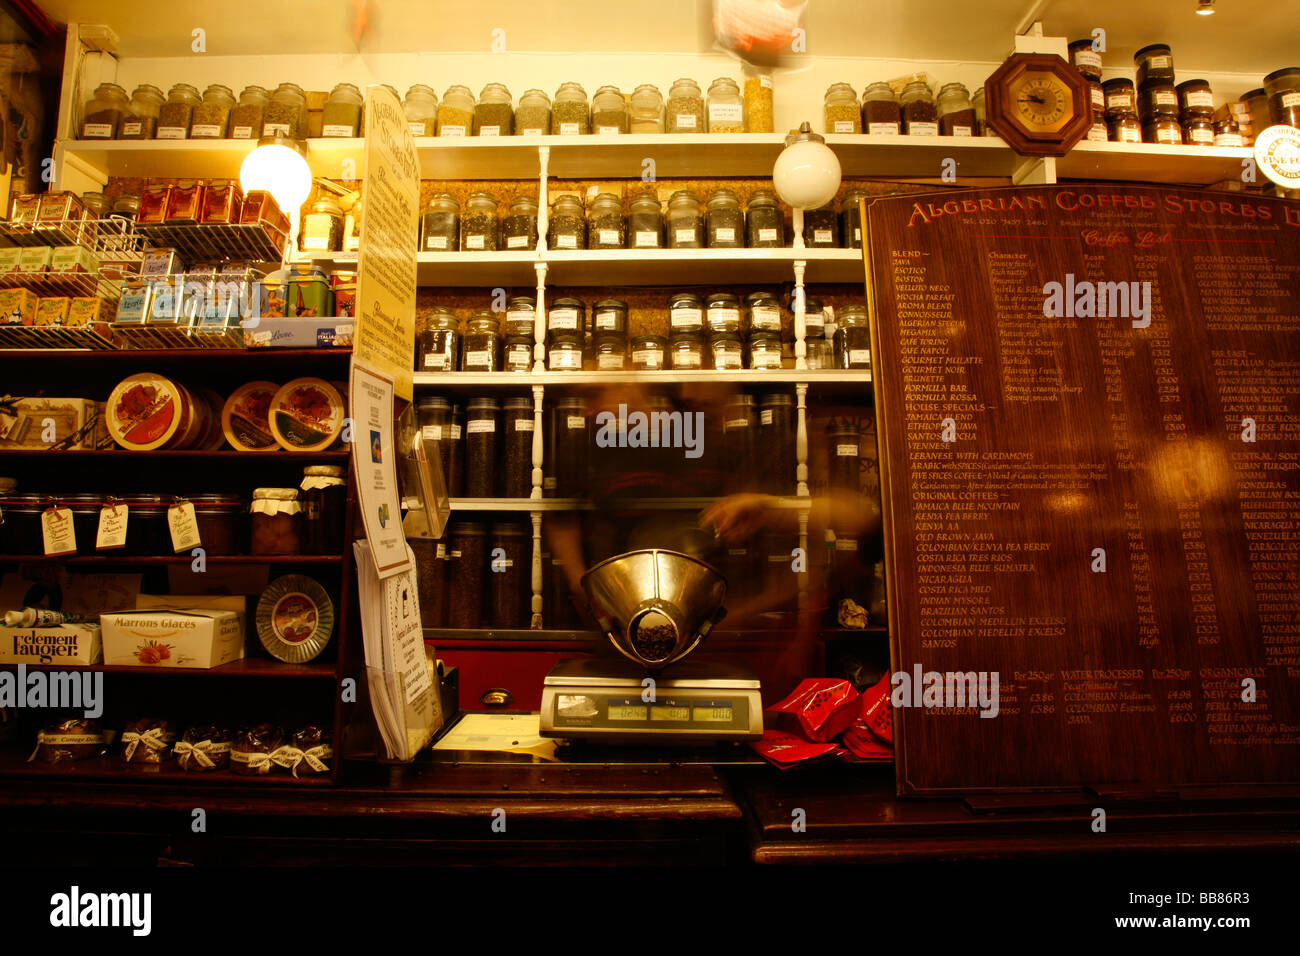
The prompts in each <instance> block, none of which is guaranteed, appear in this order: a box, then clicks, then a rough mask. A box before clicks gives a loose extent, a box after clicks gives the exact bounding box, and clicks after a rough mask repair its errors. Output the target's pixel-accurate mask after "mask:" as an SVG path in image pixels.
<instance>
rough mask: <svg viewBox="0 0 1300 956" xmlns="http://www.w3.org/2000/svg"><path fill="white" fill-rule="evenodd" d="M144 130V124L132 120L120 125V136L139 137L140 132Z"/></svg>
mask: <svg viewBox="0 0 1300 956" xmlns="http://www.w3.org/2000/svg"><path fill="white" fill-rule="evenodd" d="M143 129H144V123H141V122H140V121H139V120H132V121H130V122H126V123H123V124H122V136H123V137H128V136H139V135H140V131H141V130H143Z"/></svg>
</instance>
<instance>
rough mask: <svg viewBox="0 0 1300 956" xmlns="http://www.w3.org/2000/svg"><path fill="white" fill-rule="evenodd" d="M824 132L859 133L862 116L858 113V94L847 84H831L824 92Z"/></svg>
mask: <svg viewBox="0 0 1300 956" xmlns="http://www.w3.org/2000/svg"><path fill="white" fill-rule="evenodd" d="M824 107H825V114H826V132H828V133H861V132H862V114H861V113H860V112H859V111H858V94H857V93H855V92H853V87H851V86H850V85H849V84H847V83H832V84H831V85H830V87H828V88H827V90H826V99H825V104H824Z"/></svg>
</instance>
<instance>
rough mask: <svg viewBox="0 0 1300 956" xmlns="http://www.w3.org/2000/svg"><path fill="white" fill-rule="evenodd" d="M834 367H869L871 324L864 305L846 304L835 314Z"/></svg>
mask: <svg viewBox="0 0 1300 956" xmlns="http://www.w3.org/2000/svg"><path fill="white" fill-rule="evenodd" d="M835 367H836V368H841V369H868V368H871V325H870V322H869V319H868V317H867V307H866V306H865V305H846V306H844V307H843V308H842V309H840V310H839V315H837V316H836V327H835Z"/></svg>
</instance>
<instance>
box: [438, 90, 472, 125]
mask: <svg viewBox="0 0 1300 956" xmlns="http://www.w3.org/2000/svg"><path fill="white" fill-rule="evenodd" d="M437 125H438V135H439V136H469V135H470V133H471V132H472V131H473V129H474V94H473V93H471V92H470V89H469V87H468V86H461V85H459V84H456V85H453V86H449V87H447V90H446V92H445V93H443V94H442V102H440V103H439V104H438V124H437Z"/></svg>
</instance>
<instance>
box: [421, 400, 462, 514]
mask: <svg viewBox="0 0 1300 956" xmlns="http://www.w3.org/2000/svg"><path fill="white" fill-rule="evenodd" d="M416 412H417V415H418V419H419V423H420V437H421V439H422V440H423V441H425V442H426V443H428V442H432V443H433V445H434V446H435V447H434V448H433V449H429V448H428V445H427V444H426V446H425V447H426V452H427V454H428V455H429V456H430V460H432V456H433V455H434V454H437V456H438V460H439V462H441V464H442V478H443V483H444V484H445V485H446V487H447V494H448V496H450V497H452V498H459V497H460V496H461V491H462V489H463V487H464V475H463V474H462V473H461V462H462V460H463V458H464V455H463V447H462V446H463V441H464V439H463V437H462V433H461V427H460V425H459V424H458V423H457V421H456V413H455V409H454V408H452V404H451V402H450V401H449V400H448V399H446V398H443V397H442V396H440V395H428V396H422V397H421V398H420V399H419V400H418V401H417V402H416Z"/></svg>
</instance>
